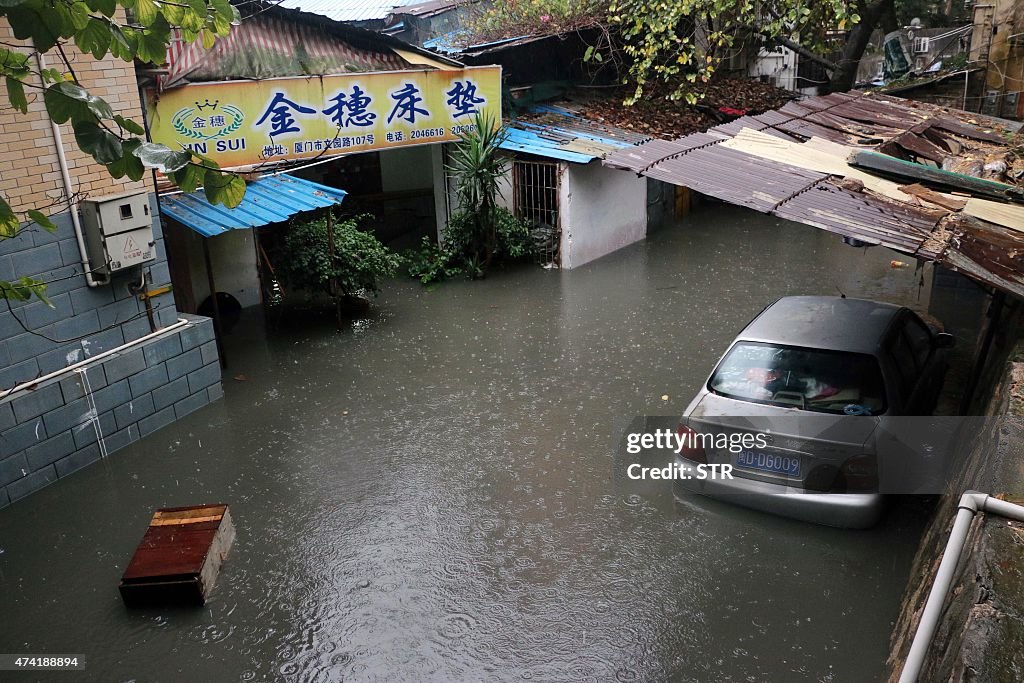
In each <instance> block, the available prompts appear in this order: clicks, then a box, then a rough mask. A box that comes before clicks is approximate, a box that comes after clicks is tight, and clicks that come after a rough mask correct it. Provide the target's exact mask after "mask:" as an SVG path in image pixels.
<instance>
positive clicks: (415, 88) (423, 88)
mask: <svg viewBox="0 0 1024 683" xmlns="http://www.w3.org/2000/svg"><path fill="white" fill-rule="evenodd" d="M483 112H489V113H490V114H491V115H492V117H493V118H494V119H495V120H497V119H498V118H499V117H500V112H501V68H500V67H469V68H466V69H459V70H451V71H441V70H438V71H392V72H377V73H366V74H349V75H342V76H324V77H321V78H305V77H302V78H275V79H267V80H263V81H233V82H225V83H203V84H191V85H187V86H184V87H181V88H178V89H175V90H170V91H167V92H164V93H162V94H161V95H160V97H159V99H155V98H151V101H150V113H151V118H150V120H151V121H152V135H153V139H154V140H155V141H157V142H161V143H163V144H166V145H168V146H170V147H172V148H188V149H192V150H193V151H196V152H199V153H201V154H205V155H208V156H210V157H211V158H213V159H214V160H215V161H217V162H218V163H219V164H220V165H221V166H222V167H226V168H228V167H238V166H245V165H255V164H260V163H263V162H266V161H278V160H286V159H294V158H306V157H313V156H318V155H325V154H339V153H351V152H358V151H365V150H371V149H382V148H387V147H392V146H404V145H417V144H430V143H437V142H450V141H453V140H457V139H458V138H459V135H460V134H461V133H462V132H464V131H465V130H467V129H470V128H471V127H472V126H473V121H474V115H475V114H478V113H483Z"/></svg>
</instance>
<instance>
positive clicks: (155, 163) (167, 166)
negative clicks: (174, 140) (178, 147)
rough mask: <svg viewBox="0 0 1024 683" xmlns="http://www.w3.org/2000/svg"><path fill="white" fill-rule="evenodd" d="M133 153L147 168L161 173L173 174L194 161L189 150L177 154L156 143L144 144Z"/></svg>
mask: <svg viewBox="0 0 1024 683" xmlns="http://www.w3.org/2000/svg"><path fill="white" fill-rule="evenodd" d="M133 153H134V154H135V156H137V157H138V158H139V159H140V160H141V161H142V163H143V164H145V165H146V166H147V167H149V168H155V169H156V170H158V171H160V172H161V173H172V172H174V171H177V170H178V169H179V168H181V167H183V166H185V165H186V164H188V163H189V162H190V161H192V153H191V152H189V151H188V150H183V151H180V152H175V151H174V150H172V149H170V148H169V147H166V146H165V145H158V144H157V143H155V142H143V143H141V144H140V145H139V147H138V149H136V150H135V151H134V152H133Z"/></svg>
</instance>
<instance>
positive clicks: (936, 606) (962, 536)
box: [900, 491, 1024, 683]
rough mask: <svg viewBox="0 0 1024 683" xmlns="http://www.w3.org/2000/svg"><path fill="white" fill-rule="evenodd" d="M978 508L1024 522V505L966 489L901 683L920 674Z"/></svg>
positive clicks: (912, 680) (904, 666) (907, 682)
mask: <svg viewBox="0 0 1024 683" xmlns="http://www.w3.org/2000/svg"><path fill="white" fill-rule="evenodd" d="M979 512H988V513H990V514H993V515H999V516H1001V517H1007V518H1009V519H1015V520H1017V521H1019V522H1024V506H1021V505H1015V504H1013V503H1007V502H1006V501H1005V500H999V499H998V498H993V497H992V496H990V495H988V494H987V493H978V492H977V491H967V492H965V493H964V495H963V497H962V498H960V505H959V506H958V509H957V513H956V520H955V521H954V522H953V530H952V531H951V532H950V533H949V541H947V542H946V550H945V552H944V553H943V556H942V562H941V563H940V564H939V571H937V572H936V573H935V582H934V583H933V584H932V590H931V592H930V593H929V594H928V601H927V602H926V603H925V605H924V611H922V612H921V620H920V621H919V622H918V625H917V633H915V634H914V642H913V643H911V645H910V652H909V653H908V654H907V661H906V662H904V664H903V671H902V672H901V673H900V683H915V682H916V681H917V677H918V676H919V675H920V674H921V667H922V666H924V660H925V657H926V656H927V655H928V648H929V647H930V646H931V644H932V638H933V637H934V636H935V629H936V628H938V625H939V618H940V617H941V616H942V606H943V603H944V602H945V601H946V595H948V594H949V589H950V587H951V586H952V585H953V574H954V572H955V571H956V565H957V563H958V562H959V561H960V553H961V551H962V550H963V548H964V544H965V543H966V542H967V532H968V531H970V528H971V521H972V520H973V519H974V515H976V514H977V513H979Z"/></svg>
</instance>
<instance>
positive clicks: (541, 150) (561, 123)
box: [499, 105, 651, 164]
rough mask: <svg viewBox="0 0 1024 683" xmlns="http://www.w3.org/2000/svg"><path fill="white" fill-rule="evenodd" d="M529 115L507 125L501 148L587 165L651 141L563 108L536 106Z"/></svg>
mask: <svg viewBox="0 0 1024 683" xmlns="http://www.w3.org/2000/svg"><path fill="white" fill-rule="evenodd" d="M528 116H529V118H528V119H522V120H514V121H511V122H509V123H507V124H506V132H507V135H506V137H505V139H504V141H503V142H502V143H501V144H500V145H499V146H500V147H501V148H502V149H506V150H509V151H513V152H526V153H528V154H534V155H536V156H542V157H547V158H549V159H559V160H561V161H571V162H573V163H577V164H586V163H590V162H591V161H593V160H594V159H604V158H605V157H607V156H608V155H609V154H610V153H612V152H615V151H617V150H621V149H625V148H628V147H633V146H635V145H638V144H640V143H643V142H647V141H649V140H650V139H651V138H650V137H649V136H647V135H640V134H638V133H634V132H632V131H628V130H624V129H622V128H616V127H615V126H609V125H607V124H604V123H599V122H597V121H591V120H589V119H587V118H585V117H583V116H581V115H580V114H579V113H577V112H575V111H573V110H571V109H567V108H563V107H556V106H552V105H537V106H535V107H533V108H532V109H530V111H529V112H528Z"/></svg>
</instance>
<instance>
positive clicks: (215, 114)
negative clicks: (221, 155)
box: [171, 100, 245, 140]
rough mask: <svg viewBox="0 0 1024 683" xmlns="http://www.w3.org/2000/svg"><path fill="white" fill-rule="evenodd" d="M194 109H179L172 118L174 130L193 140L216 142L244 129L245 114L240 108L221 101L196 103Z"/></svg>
mask: <svg viewBox="0 0 1024 683" xmlns="http://www.w3.org/2000/svg"><path fill="white" fill-rule="evenodd" d="M195 105H196V106H194V107H185V108H184V109H179V110H178V111H177V112H176V113H175V114H174V116H173V117H171V125H172V126H174V130H175V131H177V132H178V134H179V135H182V136H184V137H187V138H192V139H193V140H216V139H217V138H225V137H227V136H229V135H231V134H232V133H234V132H235V131H237V130H238V129H239V128H241V127H242V121H244V120H245V114H243V113H242V110H241V109H239V108H238V107H236V106H234V105H231V104H225V105H221V104H220V100H215V101H214V102H212V103H211V102H210V100H205V101H204V102H202V103H200V102H196V103H195Z"/></svg>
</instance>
